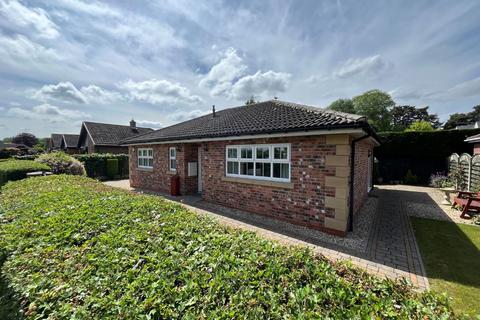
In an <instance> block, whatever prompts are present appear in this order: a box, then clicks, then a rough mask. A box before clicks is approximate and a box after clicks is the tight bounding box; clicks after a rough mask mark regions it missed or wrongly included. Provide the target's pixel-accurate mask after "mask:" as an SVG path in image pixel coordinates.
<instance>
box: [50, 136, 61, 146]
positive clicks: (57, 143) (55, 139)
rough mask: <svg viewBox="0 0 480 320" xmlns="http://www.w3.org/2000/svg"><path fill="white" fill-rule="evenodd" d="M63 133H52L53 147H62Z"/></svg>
mask: <svg viewBox="0 0 480 320" xmlns="http://www.w3.org/2000/svg"><path fill="white" fill-rule="evenodd" d="M62 136H63V135H62V134H61V133H52V134H51V135H50V139H51V140H52V148H60V144H61V143H62Z"/></svg>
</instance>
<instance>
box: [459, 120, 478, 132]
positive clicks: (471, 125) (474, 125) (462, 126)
mask: <svg viewBox="0 0 480 320" xmlns="http://www.w3.org/2000/svg"><path fill="white" fill-rule="evenodd" d="M478 128H480V121H475V122H472V123H461V124H458V125H457V126H456V127H455V129H456V130H466V129H478Z"/></svg>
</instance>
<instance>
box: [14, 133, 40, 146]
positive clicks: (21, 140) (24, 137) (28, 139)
mask: <svg viewBox="0 0 480 320" xmlns="http://www.w3.org/2000/svg"><path fill="white" fill-rule="evenodd" d="M12 143H16V144H24V145H26V146H27V147H30V148H32V147H33V146H34V145H36V144H37V143H38V139H37V137H35V136H34V135H33V134H31V133H27V132H22V133H19V134H17V135H16V136H15V137H13V139H12Z"/></svg>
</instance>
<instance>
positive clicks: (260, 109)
mask: <svg viewBox="0 0 480 320" xmlns="http://www.w3.org/2000/svg"><path fill="white" fill-rule="evenodd" d="M362 126H363V127H368V122H367V119H366V118H365V117H364V116H359V115H354V114H348V113H343V112H336V111H332V110H325V109H320V108H315V107H311V106H306V105H300V104H296V103H291V102H285V101H280V100H269V101H264V102H259V103H255V104H251V105H245V106H241V107H235V108H230V109H225V110H221V111H217V112H216V113H215V117H213V115H212V114H211V113H210V114H208V115H205V116H202V117H199V118H195V119H192V120H188V121H185V122H181V123H178V124H175V125H173V126H170V127H166V128H162V129H159V130H156V131H153V132H150V133H147V134H143V135H140V136H137V137H133V138H130V139H126V140H125V141H124V144H135V143H146V142H161V141H171V140H188V139H199V138H214V137H226V136H235V135H255V134H266V133H281V132H291V131H308V130H321V129H335V128H353V127H362Z"/></svg>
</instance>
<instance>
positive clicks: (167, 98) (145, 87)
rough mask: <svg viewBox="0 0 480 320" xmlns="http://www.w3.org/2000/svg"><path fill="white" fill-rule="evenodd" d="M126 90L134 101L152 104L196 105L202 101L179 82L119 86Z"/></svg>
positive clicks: (129, 82) (132, 82)
mask: <svg viewBox="0 0 480 320" xmlns="http://www.w3.org/2000/svg"><path fill="white" fill-rule="evenodd" d="M119 87H120V88H123V89H126V90H127V91H128V92H129V95H130V97H131V98H132V99H135V100H139V101H146V102H148V103H151V104H157V103H167V104H176V105H182V104H183V105H195V104H199V103H202V99H201V98H200V97H199V96H197V95H194V94H192V93H191V92H190V90H189V89H187V88H186V87H184V86H182V85H181V84H180V83H177V82H170V81H168V80H157V79H150V80H146V81H142V82H135V81H132V80H128V81H126V82H124V83H121V84H120V85H119Z"/></svg>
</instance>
